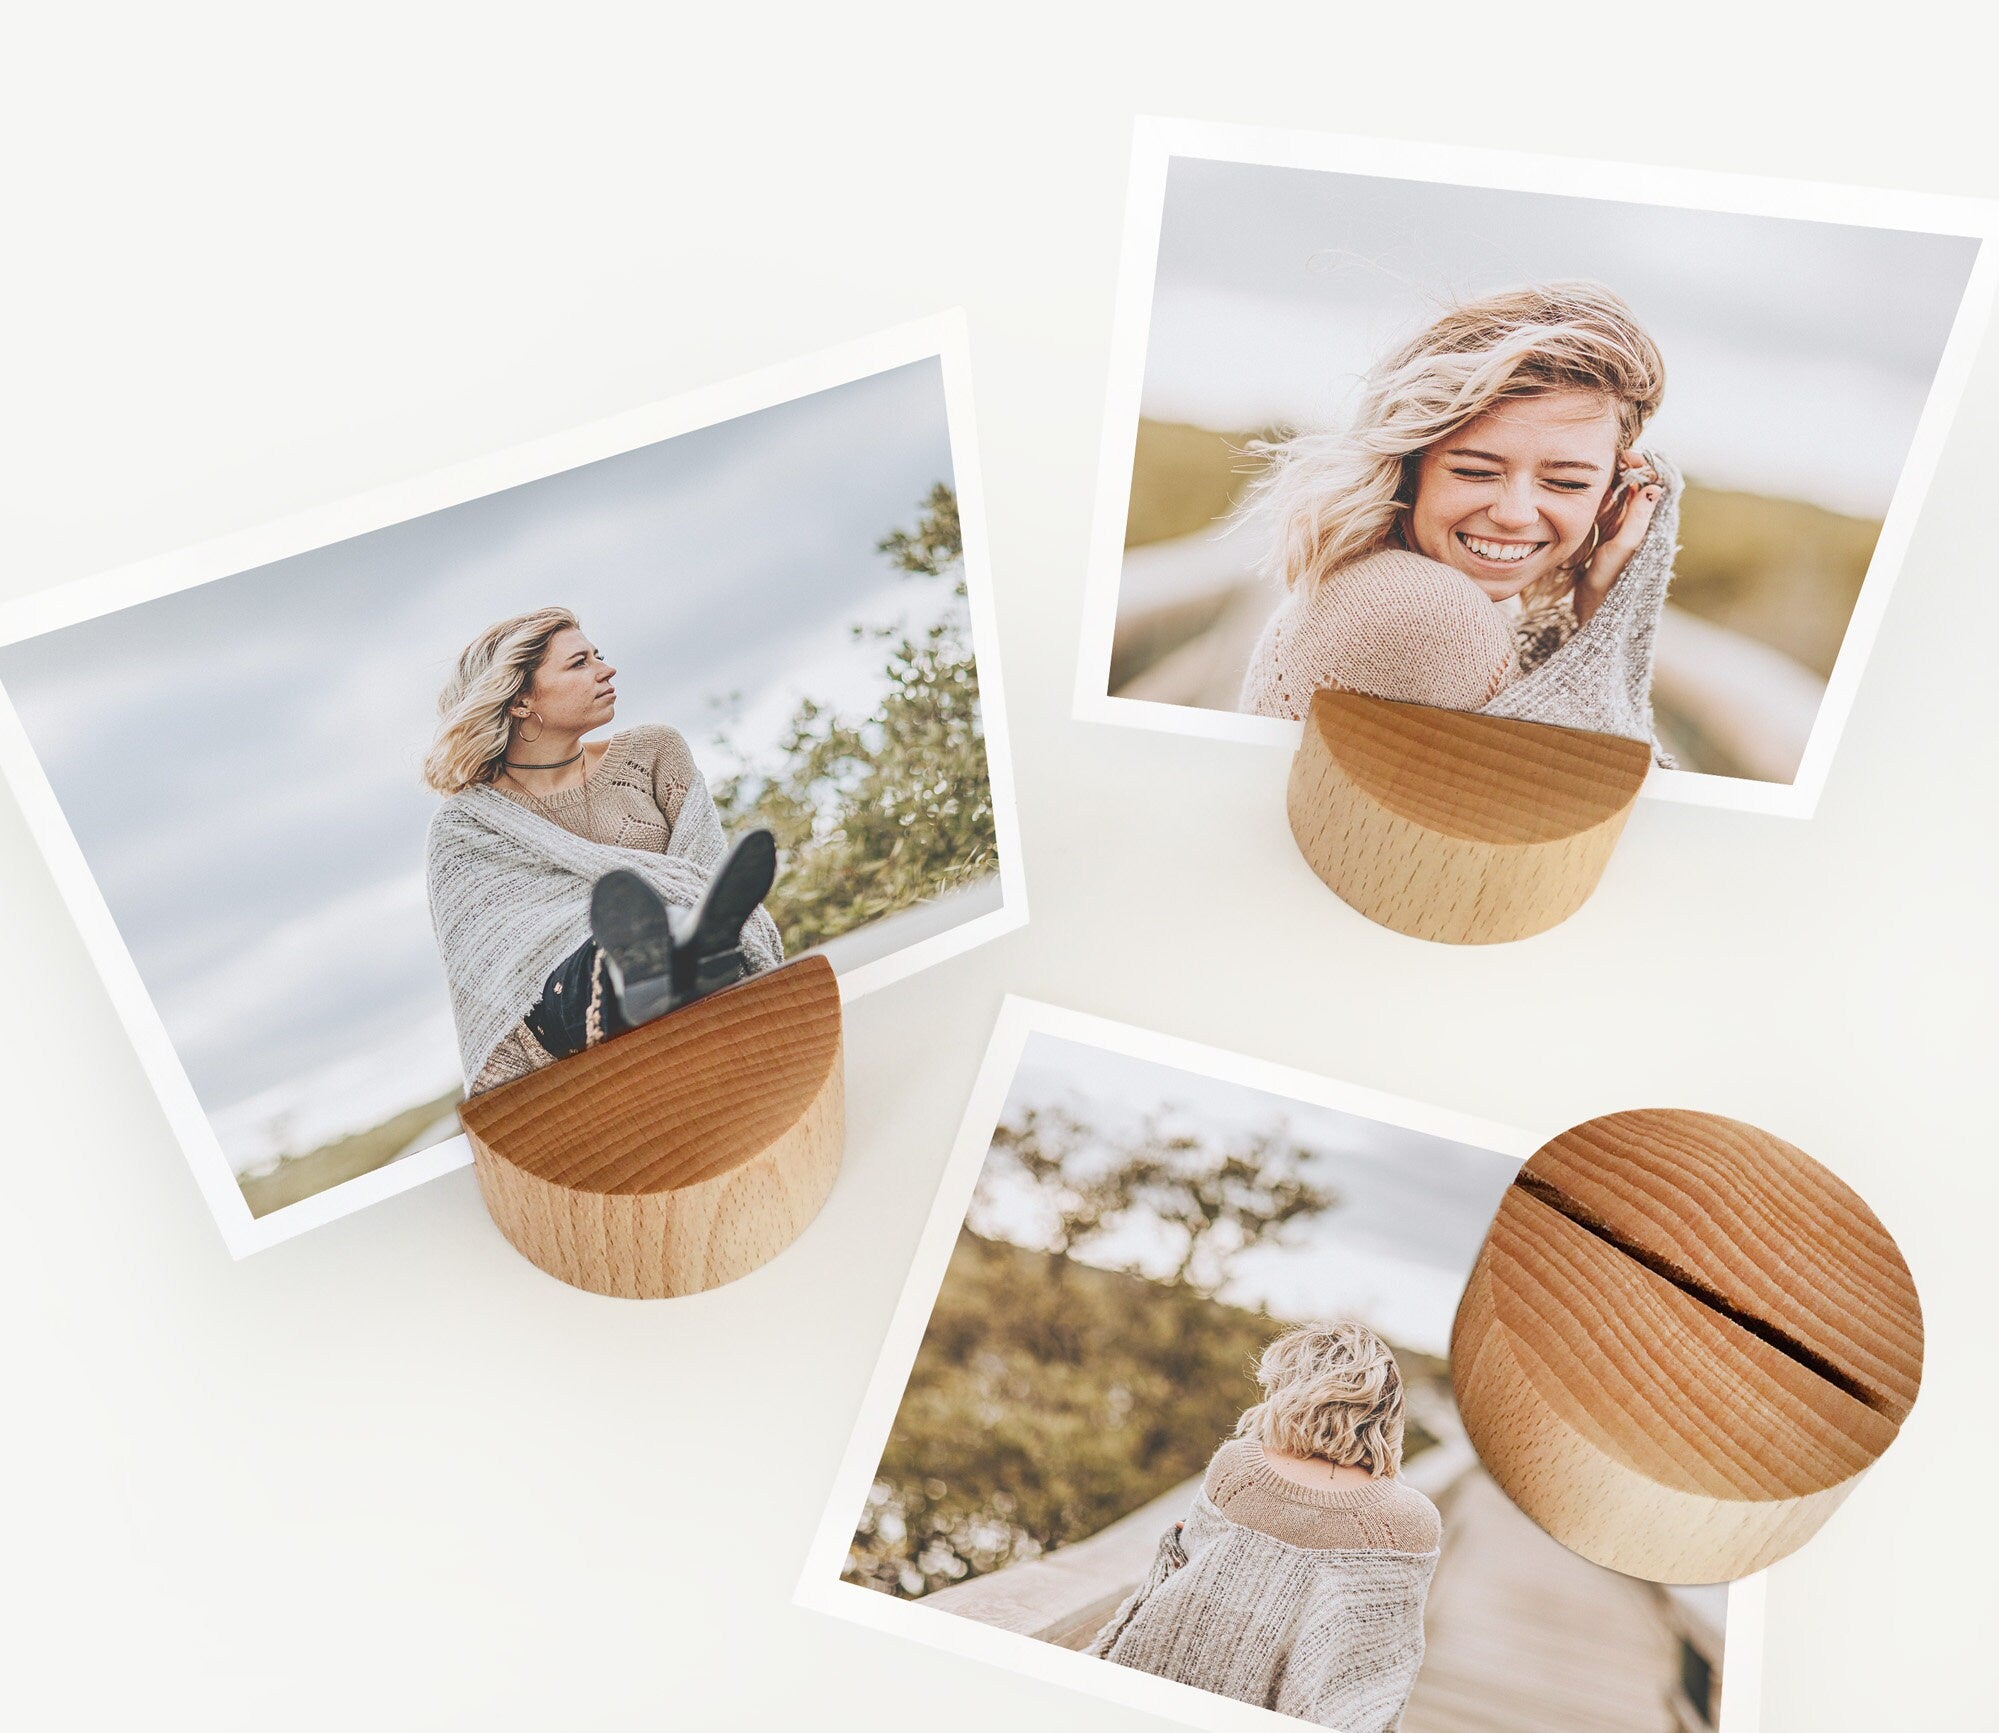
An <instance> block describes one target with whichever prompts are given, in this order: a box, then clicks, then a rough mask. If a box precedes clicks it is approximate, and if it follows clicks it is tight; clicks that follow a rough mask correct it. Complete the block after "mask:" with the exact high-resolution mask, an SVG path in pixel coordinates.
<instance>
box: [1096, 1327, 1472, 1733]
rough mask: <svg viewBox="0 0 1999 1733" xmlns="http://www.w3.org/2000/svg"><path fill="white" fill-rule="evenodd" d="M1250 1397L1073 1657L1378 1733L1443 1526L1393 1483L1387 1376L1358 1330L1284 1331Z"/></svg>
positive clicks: (1385, 1365)
mask: <svg viewBox="0 0 1999 1733" xmlns="http://www.w3.org/2000/svg"><path fill="white" fill-rule="evenodd" d="M1256 1377H1257V1382H1258V1384H1260V1385H1261V1386H1262V1389H1263V1400H1262V1401H1261V1402H1259V1403H1257V1404H1256V1406H1255V1407H1253V1408H1251V1409H1249V1410H1248V1412H1246V1413H1245V1414H1244V1415H1243V1417H1242V1418H1241V1419H1240V1420H1239V1421H1238V1422H1237V1423H1236V1435H1235V1437H1234V1438H1233V1439H1231V1440H1230V1441H1229V1442H1228V1443H1226V1444H1224V1445H1223V1446H1222V1447H1221V1449H1219V1450H1218V1451H1216V1452H1215V1455H1214V1459H1213V1460H1212V1461H1211V1462H1210V1463H1209V1464H1208V1471H1207V1474H1206V1476H1205V1477H1204V1478H1203V1480H1202V1483H1201V1490H1200V1492H1199V1493H1198V1494H1197V1495H1196V1496H1195V1499H1194V1507H1193V1509H1192V1511H1191V1512H1190V1513H1189V1514H1188V1516H1187V1519H1186V1520H1185V1521H1184V1522H1180V1523H1176V1524H1174V1526H1173V1527H1172V1528H1171V1529H1170V1530H1169V1531H1168V1532H1167V1534H1166V1535H1165V1537H1164V1538H1163V1539H1162V1540H1161V1541H1160V1543H1159V1552H1158V1556H1157V1557H1156V1559H1155V1560H1154V1562H1153V1566H1152V1570H1151V1573H1150V1575H1148V1576H1147V1578H1146V1580H1145V1581H1144V1582H1143V1583H1141V1584H1140V1585H1139V1587H1138V1588H1137V1590H1136V1591H1135V1592H1134V1593H1133V1594H1132V1595H1131V1597H1130V1598H1129V1599H1128V1600H1127V1601H1126V1602H1125V1603H1124V1604H1123V1605H1122V1606H1121V1607H1119V1608H1118V1610H1117V1611H1116V1612H1115V1613H1114V1614H1112V1616H1111V1620H1110V1623H1109V1624H1107V1625H1105V1626H1104V1628H1103V1629H1102V1630H1101V1631H1099V1632H1098V1633H1097V1637H1096V1641H1095V1642H1094V1643H1093V1644H1092V1645H1091V1648H1090V1653H1091V1654H1093V1655H1100V1656H1103V1657H1104V1658H1105V1659H1107V1660H1112V1661H1116V1662H1118V1663H1119V1664H1120V1665H1122V1666H1126V1667H1136V1668H1138V1669H1140V1670H1141V1671H1143V1672H1147V1673H1158V1674H1161V1675H1162V1676H1164V1677H1166V1678H1169V1679H1177V1680H1179V1681H1180V1682H1181V1683H1183V1684H1187V1685H1195V1686H1198V1687H1200V1689H1202V1690H1204V1691H1213V1692H1216V1693H1217V1694H1219V1695H1221V1696H1224V1697H1231V1698H1233V1699H1235V1700H1236V1701H1237V1702H1240V1703H1254V1704H1257V1705H1258V1706H1260V1707H1262V1708H1265V1709H1274V1710H1276V1711H1277V1713H1279V1714H1280V1715H1290V1716H1294V1717H1296V1718H1297V1719H1298V1720H1301V1721H1308V1722H1311V1723H1312V1724H1313V1725H1315V1726H1320V1727H1338V1728H1342V1729H1344V1733H1392V1730H1393V1729H1394V1728H1395V1727H1396V1726H1398V1725H1399V1724H1400V1722H1401V1719H1402V1710H1403V1707H1404V1705H1405V1704H1406V1703H1407V1702H1408V1700H1409V1693H1410V1691H1411V1690H1412V1689H1413V1688H1414V1686H1415V1683H1416V1673H1417V1669H1418V1668H1419V1667H1420V1666H1421V1665H1422V1661H1423V1601H1424V1597H1425V1595H1426V1593H1427V1592H1428V1589H1429V1583H1430V1576H1431V1573H1432V1572H1433V1571H1434V1570H1435V1569H1436V1566H1437V1551H1438V1543H1439V1539H1440V1536H1441V1533H1442V1528H1441V1524H1440V1522H1439V1520H1438V1516H1437V1509H1436V1506H1435V1505H1433V1504H1431V1502H1430V1501H1429V1500H1428V1499H1427V1498H1425V1497H1424V1496H1423V1494H1422V1493H1420V1492H1418V1491H1417V1490H1416V1489H1415V1488H1414V1487H1412V1486H1408V1485H1406V1484H1405V1483H1404V1482H1403V1481H1402V1480H1400V1479H1399V1478H1398V1472H1399V1470H1400V1468H1401V1463H1402V1372H1401V1368H1400V1367H1398V1366H1397V1365H1396V1363H1395V1356H1394V1354H1392V1353H1391V1352H1390V1351H1389V1348H1388V1344H1387V1343H1385V1342H1383V1341H1382V1339H1381V1338H1380V1337H1379V1336H1377V1335H1376V1334H1375V1333H1374V1332H1373V1331H1372V1330H1370V1329H1368V1328H1367V1326H1366V1325H1365V1324H1359V1323H1352V1322H1348V1323H1339V1324H1333V1325H1330V1326H1327V1327H1313V1328H1304V1329H1297V1330H1291V1331H1288V1332H1286V1333H1285V1334H1284V1335H1282V1336H1279V1337H1278V1338H1277V1339H1276V1340H1275V1341H1274V1342H1272V1343H1271V1344H1270V1345H1269V1347H1267V1348H1265V1349H1264V1351H1263V1357H1262V1359H1261V1361H1260V1362H1259V1363H1258V1365H1257V1369H1256Z"/></svg>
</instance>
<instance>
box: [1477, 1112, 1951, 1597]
mask: <svg viewBox="0 0 1999 1733" xmlns="http://www.w3.org/2000/svg"><path fill="white" fill-rule="evenodd" d="M1922 1364H1923V1321H1922V1311H1921V1308H1920V1307H1919V1306H1918V1304H1917V1301H1916V1290H1915V1284H1914V1283H1913V1282H1912V1281H1911V1280H1910V1279H1909V1271H1908V1267H1907V1266H1906V1265H1905V1264H1904V1263H1903V1262H1902V1257H1901V1254H1900V1253H1899V1252H1898V1251H1897V1250H1896V1249H1895V1242H1894V1241H1893V1240H1892V1239H1891V1238H1889V1236H1888V1232H1887V1230H1886V1229H1885V1228H1883V1227H1882V1225H1881V1224H1880V1222H1878V1221H1877V1220H1876V1219H1875V1218H1874V1215H1873V1212H1872V1211H1870V1210H1869V1209H1868V1207H1867V1206H1866V1204H1864V1203H1863V1202H1861V1200H1860V1198H1859V1197H1858V1196H1856V1195H1855V1194H1854V1192H1853V1191H1852V1190H1850V1189H1849V1188H1848V1187H1847V1186H1845V1185H1843V1184H1842V1183H1841V1182H1840V1181H1839V1180H1837V1179H1836V1178H1834V1177H1833V1175H1832V1174H1830V1173H1828V1172H1827V1171H1826V1169H1825V1168H1823V1167H1821V1166H1820V1165H1819V1164H1818V1163H1817V1162H1816V1161H1814V1160H1812V1158H1811V1157H1810V1156H1808V1155H1806V1154H1805V1153H1804V1152H1803V1151H1802V1150H1798V1149H1795V1148H1793V1147H1792V1146H1791V1145H1790V1144H1788V1143H1785V1142H1784V1141H1783V1140H1782V1139H1781V1138H1776V1137H1772V1136H1770V1135H1769V1133H1768V1132H1764V1131H1759V1130H1757V1129H1756V1127H1754V1126H1753V1125H1744V1124H1742V1123H1740V1122H1739V1121H1737V1120H1733V1119H1721V1118H1717V1117H1716V1116H1715V1115H1713V1114H1708V1113H1688V1112H1681V1111H1677V1110H1673V1109H1652V1110H1646V1111H1642V1112H1632V1113H1613V1114H1610V1115H1608V1116H1606V1117H1605V1118H1602V1119H1592V1120H1590V1121H1588V1122H1587V1123H1585V1124H1583V1125H1579V1126H1576V1127H1575V1128H1574V1129H1573V1130H1570V1131H1565V1132H1563V1133H1562V1135H1561V1136H1559V1137H1557V1138H1556V1139H1555V1140H1554V1141H1553V1142H1551V1143H1548V1144H1545V1145H1544V1146H1543V1147H1542V1148H1541V1149H1539V1150H1538V1151H1536V1152H1535V1154H1534V1156H1533V1158H1532V1159H1531V1160H1530V1161H1528V1162H1527V1164H1526V1165H1525V1166H1524V1167H1522V1169H1521V1170H1520V1173H1519V1175H1518V1176H1517V1177H1516V1178H1515V1180H1514V1182H1513V1184H1512V1185H1511V1186H1509V1187H1508V1188H1507V1192H1506V1196H1505V1199H1504V1201H1503V1202H1502V1203H1501V1204H1500V1206H1499V1214H1498V1216H1497V1217H1496V1218H1495V1219H1494V1221H1493V1224H1492V1229H1491V1232H1490V1233H1489V1234H1488V1235H1487V1237H1486V1242H1485V1246H1484V1249H1483V1250H1482V1251H1481V1252H1480V1253H1479V1256H1478V1261H1477V1263H1476V1264H1475V1265H1474V1266H1473V1268H1472V1275H1471V1281H1470V1284H1469V1285H1468V1286H1467V1288H1466V1289H1465V1295H1464V1299H1463V1301H1462V1302H1461V1303H1460V1305H1459V1307H1458V1315H1457V1321H1456V1323H1455V1324H1454V1325H1453V1326H1452V1331H1451V1377H1452V1381H1453V1383H1454V1385H1455V1387H1456V1391H1457V1400H1458V1409H1459V1412H1460V1413H1461V1414H1462V1416H1463V1418H1464V1424H1465V1430H1466V1431H1467V1432H1468V1433H1469V1434H1470V1436H1471V1440H1472V1443H1473V1444H1474V1445H1475V1446H1476V1447H1477V1449H1478V1453H1479V1456H1480V1458H1481V1460H1483V1462H1484V1463H1485V1466H1486V1467H1487V1469H1488V1470H1490V1471H1491V1474H1492V1477H1493V1478H1494V1479H1495V1480H1496V1481H1498V1483H1499V1484H1500V1486H1501V1487H1502V1488H1503V1489H1504V1490H1505V1491H1506V1493H1507V1494H1508V1496H1510V1497H1511V1498H1512V1500H1513V1502H1514V1503H1515V1504H1517V1505H1519V1506H1520V1508H1521V1509H1522V1510H1524V1511H1526V1512H1527V1514H1528V1515H1529V1516H1531V1517H1533V1518H1534V1520H1535V1521H1536V1522H1538V1523H1540V1525H1541V1526H1542V1527H1543V1528H1544V1529H1546V1530H1547V1531H1548V1533H1550V1534H1551V1535H1553V1536H1554V1537H1555V1539H1557V1540H1558V1541H1560V1542H1561V1543H1562V1544H1563V1545H1564V1546H1567V1547H1569V1548H1570V1549H1571V1550H1572V1551H1575V1552H1578V1553H1581V1554H1582V1555H1583V1557H1585V1558H1587V1559H1592V1560H1594V1561H1595V1562H1596V1563H1598V1564H1600V1565H1607V1566H1609V1567H1610V1568H1611V1569H1612V1570H1616V1571H1623V1572H1624V1573H1626V1574H1627V1575H1629V1576H1636V1577H1648V1578H1650V1579H1652V1580H1653V1581H1655V1582H1667V1583H1695V1582H1722V1581H1732V1580H1733V1579H1734V1578H1736V1577H1740V1576H1746V1575H1747V1574H1748V1573H1749V1572H1751V1571H1755V1570H1760V1569H1761V1568H1762V1567H1763V1566H1764V1565H1767V1564H1770V1563H1771V1562H1773V1561H1774V1560H1776V1559H1780V1558H1782V1557H1784V1555H1785V1554H1786V1553H1789V1552H1791V1551H1792V1550H1793V1549H1795V1548H1796V1547H1798V1546H1801V1545H1802V1544H1803V1543H1804V1542H1805V1541H1806V1540H1807V1539H1809V1538H1810V1536H1811V1535H1812V1534H1813V1533H1814V1532H1816V1530H1817V1529H1818V1527H1819V1525H1820V1524H1821V1523H1823V1522H1824V1521H1825V1519H1826V1518H1827V1516H1829V1515H1830V1514H1831V1513H1832V1511H1833V1510H1834V1509H1835V1508H1837V1507H1838V1505H1839V1503H1840V1501H1841V1500H1843V1499H1844V1498H1845V1497H1846V1495H1847V1493H1848V1492H1850V1491H1851V1490H1852V1489H1853V1486H1854V1483H1855V1481H1856V1480H1857V1479H1858V1478H1859V1477H1860V1475H1861V1474H1862V1473H1863V1472H1865V1470H1866V1469H1867V1468H1868V1467H1869V1466H1870V1465H1871V1464H1872V1463H1873V1462H1874V1459H1875V1458H1876V1457H1878V1456H1879V1455H1880V1454H1881V1452H1882V1451H1883V1450H1885V1449H1887V1447H1888V1445H1889V1444H1890V1443H1891V1442H1893V1440H1894V1438H1895V1435H1896V1433H1897V1431H1898V1430H1899V1429H1900V1427H1901V1424H1902V1421H1903V1419H1904V1418H1905V1417H1906V1416H1907V1414H1908V1412H1909V1409H1910V1408H1911V1406H1912V1405H1913V1404H1914V1402H1915V1400H1916V1388H1917V1385H1918V1384H1919V1382H1920V1381H1921V1377H1922Z"/></svg>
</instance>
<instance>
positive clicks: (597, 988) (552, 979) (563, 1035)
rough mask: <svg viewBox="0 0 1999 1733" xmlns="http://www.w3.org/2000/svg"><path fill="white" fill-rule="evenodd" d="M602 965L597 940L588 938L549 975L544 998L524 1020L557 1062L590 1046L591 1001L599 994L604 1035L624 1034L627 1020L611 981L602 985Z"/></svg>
mask: <svg viewBox="0 0 1999 1733" xmlns="http://www.w3.org/2000/svg"><path fill="white" fill-rule="evenodd" d="M602 969H603V964H602V963H601V962H600V961H599V955H598V951H597V941H596V940H595V939H585V940H584V941H583V943H582V944H580V945H578V946H577V947H576V949H575V950H573V951H571V952H570V953H569V955H568V956H566V957H564V958H563V959H562V961H561V962H559V963H557V964H556V965H555V967H554V968H553V969H551V970H550V971H549V973H548V979H547V980H546V981H544V982H542V984H541V997H540V998H539V999H537V1000H536V1001H535V1002H534V1009H533V1010H531V1011H530V1012H528V1014H527V1016H526V1018H524V1019H523V1021H525V1022H526V1024H527V1026H528V1033H529V1034H531V1035H533V1036H534V1038H535V1039H536V1040H537V1041H539V1042H540V1043H541V1044H542V1046H544V1047H546V1048H547V1049H548V1051H549V1052H550V1053H552V1054H553V1055H554V1056H555V1057H556V1058H557V1059H567V1058H568V1057H569V1056H570V1054H572V1053H581V1052H582V1051H583V1049H584V1048H585V1047H587V1046H589V1045H590V1000H591V997H592V995H593V994H594V995H596V997H597V1001H598V1021H599V1024H600V1025H601V1027H602V1030H603V1033H604V1035H605V1036H607V1037H608V1036H611V1035H622V1034H623V1033H624V1032H625V1022H624V1019H623V1018H621V1017H620V1016H619V1015H618V1007H617V1002H616V999H615V997H614V995H613V994H612V993H611V992H610V990H609V985H610V984H609V983H608V982H600V981H599V980H598V976H599V974H600V973H601V972H602Z"/></svg>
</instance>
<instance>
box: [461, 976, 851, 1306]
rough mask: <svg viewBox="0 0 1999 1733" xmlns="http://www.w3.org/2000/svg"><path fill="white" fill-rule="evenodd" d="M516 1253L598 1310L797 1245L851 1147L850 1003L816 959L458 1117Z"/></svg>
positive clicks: (713, 1281)
mask: <svg viewBox="0 0 1999 1733" xmlns="http://www.w3.org/2000/svg"><path fill="white" fill-rule="evenodd" d="M458 1118H459V1122H460V1123H461V1124H462V1125H463V1126H464V1127H465V1135H466V1139H467V1141H469V1142H470V1143H471V1145H472V1158H473V1166H474V1168H475V1170H476V1171H477V1173H478V1177H479V1190H480V1193H481V1195H482V1196H483V1197H484V1198H485V1200H486V1208H487V1210H488V1211H489V1212H490V1213H491V1215H492V1217H493V1220H494V1222H495V1223H496V1224H498V1226H499V1229H500V1232H501V1233H503V1234H504V1235H506V1237H507V1239H508V1240H509V1241H510V1242H511V1243H512V1245H513V1247H514V1249H515V1250H516V1251H518V1252H519V1253H520V1254H521V1255H522V1256H523V1257H525V1258H527V1259H528V1260H529V1261H530V1262H531V1263H534V1264H536V1265H538V1266H539V1267H540V1268H542V1269H543V1270H546V1271H547V1272H548V1273H549V1274H550V1275H552V1276H555V1277H558V1278H559V1279H561V1280H562V1281H565V1282H568V1283H569V1284H570V1285H571V1286H573V1287H578V1288H584V1289H587V1290H588V1291H590V1292H591V1293H594V1294H613V1295H618V1296H620V1297H623V1298H627V1299H660V1298H665V1297H667V1296H670V1295H675V1294H692V1293H698V1292H699V1291H701V1290H702V1289H704V1288H713V1287H719V1286H720V1285H721V1284H722V1283H724V1282H729V1281H734V1280H735V1279H736V1278H737V1277H738V1276H742V1275H747V1274H748V1273H749V1272H750V1271H751V1270H753V1269H755V1268H757V1266H758V1265H760V1264H763V1263H765V1262H767V1261H768V1260H769V1259H770V1258H772V1257H774V1256H776V1255H777V1253H779V1252H780V1251H782V1250H783V1249H784V1248H785V1247H786V1246H788V1245H789V1244H791V1242H792V1241H793V1240H794V1239H796V1238H797V1237H798V1235H799V1234H800V1233H802V1232H803V1231H804V1229H805V1227H806V1224H807V1223H809V1222H810V1221H811V1220H812V1218H813V1217H814V1216H815V1215H817V1214H818V1212H819V1206H820V1205H821V1204H822V1203H824V1202H825V1201H826V1195H827V1193H828V1192H829V1191H831V1190H832V1186H833V1178H834V1175H835V1174H837V1173H838V1172H839V1168H840V1157H841V1153H842V1150H843V1147H844V1143H845V1128H846V1120H845V1084H844V1072H843V1053H842V1042H841V1017H840V987H839V982H838V981H837V980H836V979H835V977H834V974H833V966H832V964H830V963H829V962H827V960H826V959H825V958H824V957H823V956H806V957H801V958H799V959H798V960H797V961H796V962H792V963H786V964H783V965H782V966H780V967H779V968H776V969H772V970H770V971H769V972H767V973H765V974H761V975H753V976H751V977H750V978H749V979H748V980H746V981H742V982H740V983H738V984H737V985H735V986H733V987H727V988H724V989H723V990H722V991H720V992H717V993H711V994H709V995H707V996H706V997H704V998H699V999H696V1000H695V1001H694V1002H693V1003H692V1004H688V1005H684V1006H682V1007H681V1008H679V1009H678V1010H674V1011H671V1012H669V1013H668V1014H667V1015H665V1016H663V1017H658V1018H656V1019H654V1020H653V1021H651V1022H649V1023H644V1024H642V1025H641V1026H640V1027H638V1028H636V1029H634V1030H632V1031H631V1032H630V1033H628V1034H624V1035H619V1036H615V1037H613V1038H612V1039H610V1040H607V1041H603V1042H600V1043H599V1044H598V1045H596V1046H594V1047H589V1048H586V1049H584V1051H583V1052H581V1053H578V1054H576V1055H574V1056H573V1057H571V1058H568V1059H563V1060H558V1061H557V1062H556V1063H555V1064H553V1065H549V1066H544V1067H543V1068H542V1069H540V1070H538V1071H532V1072H529V1073H528V1075H527V1076H525V1077H519V1078H516V1079H515V1080H514V1081H513V1082H511V1083H505V1084H502V1085H501V1086H500V1087H499V1088H497V1089H491V1090H487V1091H486V1092H484V1093H483V1094H480V1095H475V1096H473V1097H471V1098H470V1099H469V1100H467V1101H465V1102H464V1103H462V1104H461V1105H460V1107H459V1109H458Z"/></svg>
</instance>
